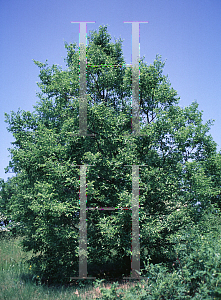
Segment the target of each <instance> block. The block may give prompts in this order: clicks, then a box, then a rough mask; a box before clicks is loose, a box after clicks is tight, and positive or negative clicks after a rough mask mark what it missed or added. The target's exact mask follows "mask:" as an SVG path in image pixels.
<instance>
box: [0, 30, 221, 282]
mask: <svg viewBox="0 0 221 300" xmlns="http://www.w3.org/2000/svg"><path fill="white" fill-rule="evenodd" d="M65 47H66V49H67V58H66V63H67V68H66V69H65V70H62V69H61V68H60V67H58V66H56V65H53V66H52V67H49V66H48V65H47V62H46V63H45V64H43V63H40V62H38V61H35V64H36V65H37V66H38V67H39V69H40V75H39V77H40V82H39V83H38V86H39V87H40V89H41V93H39V94H38V97H39V99H40V101H39V102H38V103H37V105H36V106H34V109H35V110H34V112H32V113H31V112H25V111H21V110H19V111H18V112H17V113H15V112H11V115H9V114H5V115H6V122H7V123H8V124H9V126H8V131H9V132H11V133H12V134H13V136H14V138H15V142H13V145H14V147H12V148H11V149H10V153H11V156H12V160H11V162H10V164H9V166H8V170H10V169H12V170H13V172H15V173H16V176H15V177H14V178H13V179H12V181H9V182H7V183H5V187H4V189H6V187H7V189H9V187H10V186H11V185H12V186H13V189H12V190H13V193H12V194H10V193H9V192H6V193H5V194H2V198H1V205H2V207H3V206H4V203H7V205H6V206H5V208H4V210H5V211H6V210H7V211H8V212H10V214H11V215H10V217H11V218H12V219H13V221H14V222H15V223H19V225H17V228H19V230H20V232H22V234H23V235H24V240H23V247H24V249H25V250H26V251H31V250H33V252H34V253H35V254H37V255H36V256H34V257H33V258H32V260H31V261H30V264H31V265H32V266H33V268H32V269H33V274H35V275H36V274H37V275H38V276H39V277H40V278H42V280H44V281H47V280H49V281H51V282H66V281H68V278H69V277H70V276H77V275H78V250H79V241H78V238H79V234H78V232H79V227H78V224H79V217H78V215H77V213H79V175H80V172H79V167H77V165H81V164H89V165H93V167H92V166H91V167H88V168H87V207H115V208H120V207H128V208H129V207H130V206H131V192H132V174H131V167H129V166H125V165H133V164H135V165H146V166H145V167H140V178H139V179H140V198H139V199H140V241H141V244H140V247H141V248H140V249H141V262H142V264H143V263H144V261H145V260H146V257H148V256H150V257H151V259H152V261H153V263H154V264H158V263H164V264H165V266H166V268H170V267H171V266H172V263H173V261H174V260H175V259H176V250H175V249H176V248H175V246H176V240H175V239H174V236H175V235H176V234H177V233H180V232H182V229H183V228H185V226H187V225H188V224H189V223H190V224H192V225H193V226H194V225H195V224H198V223H199V222H200V221H201V220H202V218H203V216H204V215H205V212H208V211H211V210H212V209H214V208H217V209H219V208H220V190H219V189H220V162H221V161H220V155H219V154H217V153H216V144H215V142H214V141H213V140H212V138H211V136H210V135H207V133H208V131H209V129H210V125H211V122H210V121H208V122H207V123H206V124H203V123H202V113H201V112H199V111H198V104H197V103H195V102H194V103H192V104H191V105H190V106H189V107H185V108H181V107H179V106H178V102H179V98H178V96H177V92H176V91H175V90H174V89H173V88H171V86H170V83H169V80H168V78H167V76H165V75H163V67H164V64H165V62H162V61H161V57H160V56H157V57H156V59H155V60H154V62H153V64H151V65H149V66H148V65H147V64H146V63H145V62H144V59H141V61H140V108H141V113H142V118H140V120H141V123H142V125H141V132H142V133H143V134H144V135H142V136H134V135H131V106H130V95H131V68H130V67H126V65H125V63H124V58H123V54H122V41H121V40H118V41H115V43H112V42H111V37H110V35H109V34H108V32H107V28H106V27H105V26H104V27H102V26H101V27H100V28H99V32H98V33H96V32H92V33H91V36H90V37H89V45H88V48H87V62H88V67H87V100H88V104H87V122H88V126H87V128H88V132H89V133H90V134H91V133H94V134H95V135H94V136H93V137H91V136H86V137H82V136H79V135H77V134H78V132H79V54H78V50H77V47H76V44H70V45H67V44H66V45H65ZM218 174H219V179H216V176H217V175H218ZM11 182H12V183H13V184H12V183H11ZM4 189H2V190H4ZM2 193H3V192H2ZM197 202H198V205H196V203H197ZM199 203H200V204H199ZM87 239H88V264H89V266H90V265H92V264H95V265H97V266H98V268H101V267H102V265H104V264H106V263H108V262H110V263H113V264H115V266H118V268H119V270H122V269H123V270H126V272H127V273H128V272H129V271H130V255H131V210H118V211H117V210H116V211H115V212H113V211H98V210H94V211H88V213H87ZM101 258H102V259H101ZM162 272H163V271H162ZM89 275H90V274H89ZM124 275H129V274H124ZM168 276H170V275H168ZM174 276H175V275H174ZM177 276H178V275H177ZM176 278H177V277H176ZM171 280H172V279H171ZM176 280H177V279H176Z"/></svg>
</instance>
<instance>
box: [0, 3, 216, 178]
mask: <svg viewBox="0 0 221 300" xmlns="http://www.w3.org/2000/svg"><path fill="white" fill-rule="evenodd" d="M220 15H221V1H220V0H155V1H154V0H142V1H139V0H137V1H126V0H123V1H120V0H118V1H116V0H112V1H108V2H107V1H98V0H93V1H88V0H79V1H75V0H74V1H73V0H57V1H56V0H38V1H30V0H19V1H18V0H17V1H16V0H10V1H5V0H0V70H1V72H0V104H1V106H0V157H1V160H0V178H4V179H7V177H11V176H13V175H14V174H12V173H7V174H5V171H4V168H5V167H6V166H7V165H8V162H9V160H10V157H8V156H9V152H8V150H7V148H9V147H11V142H13V140H14V139H13V136H12V134H11V133H9V132H7V130H6V127H7V124H6V123H5V122H4V119H5V118H4V112H7V113H10V111H11V110H13V111H15V112H17V110H18V108H19V107H20V108H21V109H23V110H29V111H33V105H35V104H36V101H37V100H38V98H37V97H36V92H37V91H39V90H38V87H37V85H36V82H38V81H39V78H38V74H39V69H38V67H37V66H36V65H35V64H34V63H33V61H32V59H35V60H38V61H41V62H45V60H46V59H48V63H49V65H52V64H53V63H55V64H59V65H61V66H63V67H65V63H64V58H65V57H66V50H65V48H64V42H65V41H66V42H68V43H71V42H74V41H75V42H77V43H78V41H79V26H78V24H71V21H96V23H95V24H88V26H87V30H88V33H89V30H98V28H99V26H100V25H107V24H108V25H109V26H108V31H109V32H110V34H111V35H112V37H116V38H119V37H121V38H122V39H124V42H123V52H124V56H125V59H126V63H131V52H132V50H131V27H132V26H131V24H124V21H149V23H148V24H141V25H140V55H141V56H144V55H145V61H146V62H147V63H148V64H149V63H152V62H153V60H154V58H155V56H156V54H157V53H158V54H160V55H162V59H163V60H165V59H167V61H166V65H165V68H164V74H165V75H166V74H168V76H169V79H170V82H171V85H172V87H173V88H174V89H175V90H177V91H178V95H179V96H180V97H181V100H180V104H179V105H180V106H181V107H185V106H188V105H190V104H191V103H192V102H193V101H194V100H196V101H197V102H198V104H199V110H203V121H204V122H205V121H207V120H208V119H215V124H214V126H212V128H211V131H210V134H211V135H212V137H213V139H214V140H215V142H216V143H217V144H218V148H217V149H218V151H219V150H220V149H221V134H220V132H221V120H220V115H221V84H220V83H221V59H220V54H221V22H220Z"/></svg>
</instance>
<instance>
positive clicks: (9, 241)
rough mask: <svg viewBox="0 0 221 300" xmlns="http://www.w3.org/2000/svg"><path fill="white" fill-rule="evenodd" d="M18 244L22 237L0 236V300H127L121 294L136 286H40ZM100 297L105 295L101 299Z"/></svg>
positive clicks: (102, 284)
mask: <svg viewBox="0 0 221 300" xmlns="http://www.w3.org/2000/svg"><path fill="white" fill-rule="evenodd" d="M21 240H22V237H16V238H14V237H10V236H9V235H8V233H0V299H1V300H3V299H4V300H20V299H21V300H30V299H31V300H38V299H39V300H42V299H43V300H46V299H53V300H59V299H62V300H69V299H70V300H74V299H129V298H125V297H126V295H124V294H125V292H126V291H129V289H130V288H132V287H135V286H136V283H132V282H127V283H121V284H118V283H115V282H112V283H108V282H106V283H105V282H103V283H101V281H102V280H101V281H98V280H97V281H96V282H95V284H94V282H93V283H92V282H91V281H89V283H87V284H83V283H81V282H80V283H79V282H76V283H72V284H70V285H69V286H47V285H41V284H39V283H38V281H36V280H34V278H33V274H32V273H31V268H30V266H29V265H28V263H27V260H28V259H29V258H30V257H31V256H32V253H31V252H30V253H26V252H23V251H22V247H21V245H20V242H21ZM111 287H112V288H111ZM143 287H144V286H143ZM113 290H114V291H116V290H117V291H118V293H119V295H118V296H117V295H116V296H113V298H112V296H111V294H113ZM108 293H109V294H110V295H109V296H108ZM114 293H115V292H114ZM103 294H104V295H106V296H104V298H103V296H102V295H103ZM131 299H132V298H131ZM133 299H134V298H133ZM137 299H139V298H137Z"/></svg>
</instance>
